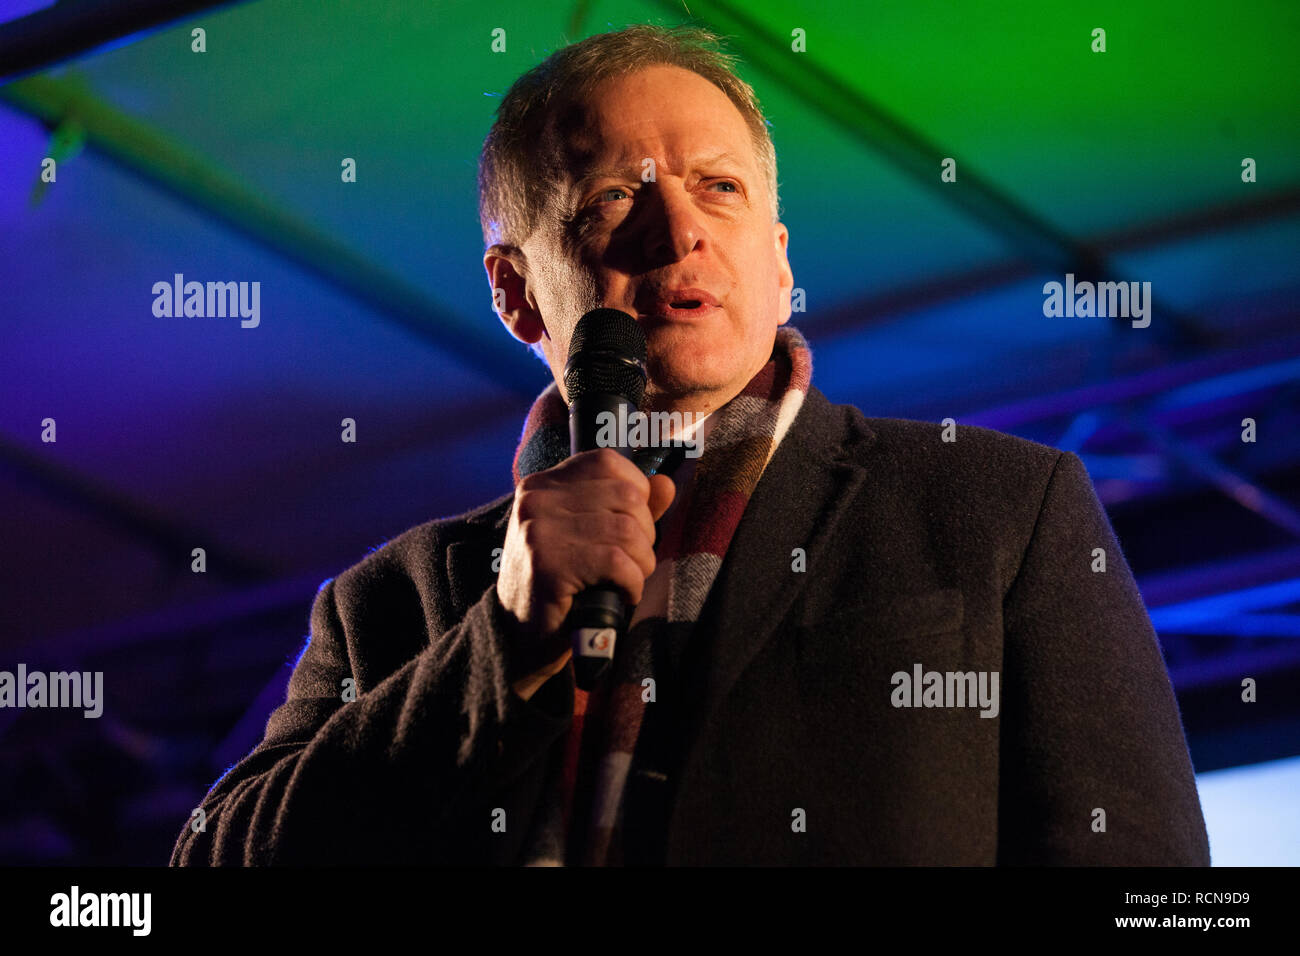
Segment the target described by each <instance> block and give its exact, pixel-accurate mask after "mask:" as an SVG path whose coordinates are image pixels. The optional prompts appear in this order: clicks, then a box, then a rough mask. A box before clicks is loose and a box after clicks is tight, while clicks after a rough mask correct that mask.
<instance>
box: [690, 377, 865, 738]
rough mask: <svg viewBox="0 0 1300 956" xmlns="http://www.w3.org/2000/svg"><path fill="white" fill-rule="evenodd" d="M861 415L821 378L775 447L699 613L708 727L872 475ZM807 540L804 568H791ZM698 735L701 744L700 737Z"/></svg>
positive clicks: (703, 705)
mask: <svg viewBox="0 0 1300 956" xmlns="http://www.w3.org/2000/svg"><path fill="white" fill-rule="evenodd" d="M874 437H875V436H874V433H873V432H871V431H870V429H869V428H868V427H867V426H866V425H865V424H864V423H862V422H861V419H858V420H857V422H854V421H852V420H847V421H846V420H845V418H844V417H843V416H842V415H841V414H840V412H839V411H838V410H837V409H836V408H835V407H834V406H833V405H831V403H830V402H829V401H828V400H827V399H826V396H825V395H823V394H822V393H821V392H820V391H819V390H818V389H816V388H815V387H811V388H809V391H808V395H807V397H806V398H805V399H804V403H803V407H802V408H801V409H800V412H799V416H798V418H796V419H795V422H794V424H793V425H792V426H791V428H790V431H789V432H788V433H787V435H786V437H785V438H784V439H783V440H782V442H781V444H780V445H779V446H778V447H777V451H776V454H775V455H773V456H772V460H771V461H770V462H769V463H768V465H767V468H766V469H765V470H764V472H763V476H762V478H761V479H760V480H759V483H758V486H757V487H756V488H755V489H754V494H753V496H752V497H751V498H750V500H749V503H748V504H747V506H746V508H745V513H744V515H743V516H742V517H741V520H740V523H739V525H737V527H736V531H735V535H734V536H733V538H732V540H731V543H730V545H729V546H728V548H727V555H726V558H725V559H724V561H723V564H722V567H721V568H720V569H719V571H718V577H717V579H716V580H715V581H714V584H713V590H712V592H711V593H710V595H709V598H708V600H707V603H706V605H705V609H704V611H703V613H702V614H701V620H700V625H699V626H700V628H701V633H702V634H712V647H711V649H710V651H709V653H708V660H709V663H708V665H707V670H706V676H705V680H704V687H703V695H702V700H701V702H700V708H701V713H700V714H699V716H700V718H701V719H700V720H698V721H696V723H695V726H696V734H695V736H698V733H699V731H700V730H701V729H702V728H704V727H705V726H707V724H708V722H709V718H710V716H711V714H712V712H713V710H714V709H715V708H716V707H717V706H718V705H719V704H720V703H721V702H722V701H723V700H724V699H725V698H726V696H727V694H728V692H729V691H730V690H731V687H732V685H733V684H735V682H736V680H737V678H738V677H739V676H740V674H741V672H742V671H743V670H744V669H745V667H746V666H747V665H748V664H749V662H750V661H751V660H752V659H753V658H754V656H755V655H756V654H757V653H758V652H759V651H760V650H761V649H762V647H763V645H764V644H765V643H766V642H767V641H768V640H770V639H771V637H772V635H773V633H774V632H775V630H776V627H777V625H778V624H780V622H781V621H782V620H783V619H784V617H785V615H786V612H787V611H788V610H789V609H790V606H791V604H792V603H793V602H794V600H795V598H796V597H797V596H798V593H799V589H800V588H801V587H802V585H803V582H804V581H806V580H807V574H808V573H815V571H812V570H811V569H815V568H817V567H818V558H819V557H820V555H821V554H822V552H823V549H824V548H825V547H826V544H827V542H828V541H829V540H830V539H831V537H832V536H833V534H834V532H835V528H836V525H837V524H838V523H839V520H840V517H841V516H842V514H843V513H844V510H845V508H846V507H847V504H848V502H849V501H850V500H851V499H852V498H853V496H854V495H855V494H856V493H857V491H858V489H859V487H861V485H862V482H863V480H864V479H865V477H866V469H865V468H863V467H862V466H861V465H859V464H857V463H856V461H854V460H852V458H851V452H852V451H854V450H860V448H861V447H862V446H864V445H865V444H868V443H870V442H871V441H873V440H874ZM795 548H803V549H804V553H805V555H806V560H807V564H806V567H807V568H808V569H810V570H809V571H806V572H804V573H799V572H796V571H794V570H792V561H793V554H792V552H793V550H794V549H795ZM691 743H692V744H693V743H694V738H693V739H692V741H691Z"/></svg>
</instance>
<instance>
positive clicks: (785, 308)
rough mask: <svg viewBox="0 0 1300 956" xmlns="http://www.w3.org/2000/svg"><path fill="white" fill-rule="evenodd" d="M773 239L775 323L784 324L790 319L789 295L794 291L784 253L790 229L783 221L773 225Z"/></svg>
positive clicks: (792, 273) (788, 262)
mask: <svg viewBox="0 0 1300 956" xmlns="http://www.w3.org/2000/svg"><path fill="white" fill-rule="evenodd" d="M773 239H774V240H775V242H776V276H777V290H778V292H777V294H778V295H779V296H780V300H779V303H778V307H777V315H778V316H779V320H778V321H777V323H776V324H777V325H785V324H786V323H787V322H789V321H790V311H791V306H790V295H791V293H792V292H793V291H794V272H793V270H791V268H790V258H789V256H787V255H786V248H787V245H788V244H789V241H790V230H789V229H787V228H786V227H785V224H784V223H780V222H778V223H777V224H776V225H775V227H774V228H773Z"/></svg>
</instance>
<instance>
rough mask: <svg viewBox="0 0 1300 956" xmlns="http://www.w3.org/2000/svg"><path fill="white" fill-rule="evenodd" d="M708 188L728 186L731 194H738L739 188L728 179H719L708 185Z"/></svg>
mask: <svg viewBox="0 0 1300 956" xmlns="http://www.w3.org/2000/svg"><path fill="white" fill-rule="evenodd" d="M709 185H710V186H730V187H731V190H732V192H739V191H740V190H739V188H738V187H737V186H736V184H735V183H733V182H732V181H731V180H730V179H719V180H718V181H717V182H716V183H709Z"/></svg>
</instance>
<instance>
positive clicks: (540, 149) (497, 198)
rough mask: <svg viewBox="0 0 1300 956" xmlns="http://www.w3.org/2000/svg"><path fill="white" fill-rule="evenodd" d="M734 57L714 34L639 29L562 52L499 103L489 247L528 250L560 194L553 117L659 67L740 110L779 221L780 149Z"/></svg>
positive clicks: (483, 207) (491, 144) (485, 193)
mask: <svg viewBox="0 0 1300 956" xmlns="http://www.w3.org/2000/svg"><path fill="white" fill-rule="evenodd" d="M735 59H736V58H735V57H734V56H733V55H732V54H730V53H726V52H724V51H723V50H722V48H721V40H720V38H719V37H718V36H717V35H716V34H713V33H711V32H709V31H708V30H704V29H701V28H699V27H691V26H677V27H660V26H654V25H650V24H637V25H634V26H630V27H627V28H626V29H623V30H618V31H616V32H613V33H600V34H597V35H595V36H590V37H587V38H586V39H585V40H580V41H579V42H577V43H573V44H570V45H569V46H566V47H562V48H561V49H559V50H557V51H555V52H554V53H552V54H551V55H550V56H548V57H547V58H546V59H545V60H543V61H542V62H541V63H539V64H538V65H537V66H535V67H533V68H532V69H531V70H529V71H528V72H527V73H525V74H523V75H522V76H520V77H519V79H517V80H516V81H515V82H514V85H512V86H511V87H510V90H509V92H507V93H506V95H505V97H504V98H503V99H502V100H501V103H500V105H499V106H498V108H497V116H496V120H495V122H494V123H493V124H492V128H491V130H490V131H489V132H488V135H487V138H486V139H485V140H484V142H483V151H482V153H481V154H480V156H479V167H478V210H479V224H480V225H481V227H482V229H483V245H484V248H485V249H486V248H489V247H491V246H493V245H498V244H500V245H504V246H507V247H513V248H516V249H518V248H522V246H523V244H524V242H525V240H527V239H528V237H529V236H531V235H532V234H533V233H534V232H535V231H536V229H537V227H538V224H539V222H540V221H541V218H542V214H543V213H544V212H545V210H546V207H547V203H548V202H549V201H550V199H551V197H553V196H554V195H555V194H556V191H557V186H559V185H560V183H561V182H562V179H561V177H562V176H563V171H562V170H559V169H557V168H556V163H555V161H554V159H553V157H554V156H555V155H556V153H555V141H554V136H553V133H552V130H551V128H550V126H549V120H550V118H551V116H553V115H554V114H555V113H556V112H557V111H558V110H559V109H562V108H563V107H564V106H566V105H568V104H570V103H574V102H578V101H581V100H582V99H583V98H584V97H585V96H586V95H587V94H588V93H590V92H591V91H592V90H593V89H594V88H595V87H596V86H597V85H598V84H600V83H601V82H603V81H604V80H606V79H609V78H611V77H615V76H626V75H628V74H630V73H634V72H636V71H638V70H640V69H643V68H645V67H649V66H656V65H660V64H666V65H670V66H678V67H682V68H684V69H687V70H691V71H692V72H695V73H698V74H699V75H700V76H702V77H704V78H705V79H706V80H708V81H709V82H711V83H713V85H714V86H717V87H718V88H719V89H720V90H722V92H724V93H726V94H727V96H728V98H730V100H731V102H732V103H734V104H735V106H736V108H737V109H738V110H739V111H740V115H741V116H742V117H743V118H744V120H745V124H746V125H747V126H748V127H749V132H750V137H751V139H752V141H753V145H754V153H755V156H756V158H757V160H758V167H759V171H760V172H761V173H762V175H763V177H764V179H766V181H767V187H768V189H767V191H768V196H769V199H770V204H771V213H772V221H773V222H776V221H777V220H778V218H779V214H780V202H779V200H778V198H777V182H776V147H775V146H774V145H773V144H772V136H771V134H770V133H769V131H768V122H767V120H766V118H765V117H764V116H763V112H762V110H761V109H760V108H759V104H758V98H757V97H756V96H755V95H754V90H753V87H751V86H750V85H749V84H748V83H746V82H745V81H744V80H742V79H741V78H740V77H739V76H738V75H737V74H736V72H735Z"/></svg>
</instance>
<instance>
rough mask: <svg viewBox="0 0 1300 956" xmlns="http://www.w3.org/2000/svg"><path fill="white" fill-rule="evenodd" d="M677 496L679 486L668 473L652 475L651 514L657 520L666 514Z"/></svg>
mask: <svg viewBox="0 0 1300 956" xmlns="http://www.w3.org/2000/svg"><path fill="white" fill-rule="evenodd" d="M676 496H677V486H676V485H674V484H673V480H672V479H671V478H669V477H668V476H667V475H651V476H650V502H649V504H650V515H651V517H653V518H654V520H655V521H658V520H659V519H660V518H662V517H663V516H664V512H665V511H667V510H668V506H669V505H671V504H672V503H673V498H675V497H676Z"/></svg>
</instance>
